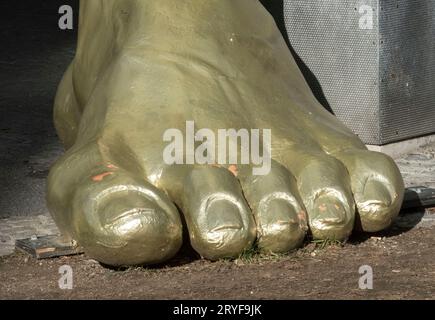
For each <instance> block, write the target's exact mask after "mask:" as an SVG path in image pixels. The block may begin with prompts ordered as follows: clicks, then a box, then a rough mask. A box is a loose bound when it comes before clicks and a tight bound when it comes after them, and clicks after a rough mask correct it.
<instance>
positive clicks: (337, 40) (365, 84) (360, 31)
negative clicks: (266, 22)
mask: <svg viewBox="0 0 435 320" xmlns="http://www.w3.org/2000/svg"><path fill="white" fill-rule="evenodd" d="M369 9H370V10H369ZM434 9H435V1H432V0H424V1H423V0H422V1H411V0H388V1H387V0H284V19H285V25H286V28H287V33H288V38H289V40H290V44H291V47H292V50H293V51H294V54H295V55H296V60H298V63H299V65H300V67H301V69H302V70H303V73H304V75H305V77H306V79H307V81H308V82H309V84H310V86H311V88H312V90H313V92H314V94H315V95H316V97H317V98H318V99H319V101H320V102H321V103H322V104H324V105H325V106H326V107H330V109H332V111H333V112H334V114H335V115H336V116H337V117H338V118H339V119H340V120H341V121H343V122H344V123H345V124H346V125H347V126H348V127H349V128H351V129H352V130H353V131H354V132H355V133H356V134H358V135H359V136H360V138H361V139H362V140H363V141H364V142H365V143H367V144H375V145H382V144H386V143H390V142H394V141H398V140H403V139H407V138H411V137H415V136H420V135H424V134H429V133H433V132H435V95H434V94H433V89H435V42H434V41H433V40H434V39H435V38H434V30H435V24H434V17H435V16H434V14H435V13H434ZM370 22H371V23H370Z"/></svg>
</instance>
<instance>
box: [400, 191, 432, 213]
mask: <svg viewBox="0 0 435 320" xmlns="http://www.w3.org/2000/svg"><path fill="white" fill-rule="evenodd" d="M428 207H435V189H433V188H427V187H411V188H407V189H406V191H405V199H404V201H403V206H402V209H410V208H428Z"/></svg>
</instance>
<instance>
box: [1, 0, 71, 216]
mask: <svg viewBox="0 0 435 320" xmlns="http://www.w3.org/2000/svg"><path fill="white" fill-rule="evenodd" d="M64 4H69V5H72V6H73V7H74V9H75V10H74V14H75V18H76V19H77V15H78V0H77V1H71V0H60V1H59V0H39V1H35V0H33V1H32V0H17V1H13V0H9V1H5V0H3V1H1V2H0V115H1V116H0V218H2V217H8V216H13V215H38V214H43V213H46V212H47V210H46V208H45V201H44V198H45V178H46V176H47V174H48V170H49V167H50V165H51V164H52V162H53V161H54V160H55V159H56V158H57V157H58V156H59V155H60V154H61V153H62V151H63V150H62V147H61V146H60V143H59V142H58V139H57V136H56V132H55V130H54V127H53V121H52V107H53V99H54V95H55V93H56V88H57V85H58V83H59V81H60V79H61V77H62V74H63V72H64V71H65V69H66V67H67V65H68V63H69V62H70V61H71V59H72V57H73V55H74V49H75V41H76V30H77V22H76V23H75V25H74V27H75V29H74V31H62V30H60V29H59V27H58V20H59V17H60V15H59V14H58V10H59V7H60V6H61V5H64Z"/></svg>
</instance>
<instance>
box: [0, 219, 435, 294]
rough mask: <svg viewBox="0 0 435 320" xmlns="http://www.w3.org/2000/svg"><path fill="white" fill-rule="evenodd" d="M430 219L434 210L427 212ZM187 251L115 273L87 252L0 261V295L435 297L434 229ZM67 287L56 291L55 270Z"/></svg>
mask: <svg viewBox="0 0 435 320" xmlns="http://www.w3.org/2000/svg"><path fill="white" fill-rule="evenodd" d="M431 216H432V214H431ZM190 252H191V251H190V250H189V249H187V248H185V249H184V250H183V251H182V252H181V253H180V255H179V256H178V257H176V258H175V259H173V260H172V261H171V262H170V263H169V264H166V265H161V266H156V267H153V268H130V269H119V270H114V269H111V268H107V267H104V266H102V265H100V264H99V263H97V262H96V261H94V260H92V259H89V258H88V257H86V256H85V255H77V256H70V257H61V258H55V259H49V260H40V261H38V260H35V259H33V258H30V257H29V256H28V255H25V254H22V253H15V254H13V255H10V256H6V257H2V258H0V298H1V299H131V298H133V299H137V298H138V299H229V300H232V299H434V298H435V226H431V227H425V228H418V227H416V228H411V229H409V230H406V229H401V228H399V227H395V228H392V229H390V230H389V231H386V232H384V233H381V234H376V235H371V236H370V237H369V236H364V235H360V236H354V237H353V238H351V239H350V240H349V241H348V242H347V243H346V244H337V243H323V244H320V243H314V242H307V244H306V245H305V247H304V248H303V249H301V250H298V251H295V252H292V253H289V254H288V255H283V256H273V257H264V256H260V255H257V254H253V253H246V254H244V255H243V256H242V257H240V258H239V259H237V260H234V261H220V262H209V261H204V260H201V259H199V258H198V257H196V256H195V255H193V254H192V253H190ZM62 265H69V266H71V267H72V270H73V289H72V290H62V289H60V288H59V285H58V281H59V278H60V276H61V275H60V274H59V267H60V266H62ZM362 265H369V266H371V267H372V269H373V289H372V290H361V289H360V288H359V278H360V277H361V274H359V268H360V267H361V266H362Z"/></svg>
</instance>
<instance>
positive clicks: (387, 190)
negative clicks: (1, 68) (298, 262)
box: [47, 0, 404, 265]
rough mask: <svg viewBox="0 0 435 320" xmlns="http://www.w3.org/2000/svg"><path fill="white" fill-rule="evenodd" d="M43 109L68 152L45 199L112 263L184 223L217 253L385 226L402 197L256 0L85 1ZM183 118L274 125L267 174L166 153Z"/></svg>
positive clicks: (72, 234) (388, 171)
mask: <svg viewBox="0 0 435 320" xmlns="http://www.w3.org/2000/svg"><path fill="white" fill-rule="evenodd" d="M54 117H55V125H56V128H57V131H58V134H59V136H60V138H61V140H62V141H63V143H64V144H65V146H66V149H67V152H66V153H65V155H64V156H63V157H61V158H60V159H59V160H58V161H57V162H56V163H55V165H54V166H53V168H52V169H51V172H50V175H49V181H48V193H47V200H48V204H49V208H50V211H51V213H52V215H53V217H54V219H55V221H56V223H57V224H58V226H59V228H60V229H61V231H62V233H63V234H64V235H65V237H68V238H70V239H74V240H76V241H77V242H78V243H79V244H81V245H82V246H83V247H84V249H85V251H86V252H87V254H88V255H90V256H91V257H93V258H94V259H96V260H99V261H101V262H103V263H106V264H109V265H137V264H154V263H159V262H163V261H166V260H168V259H170V258H171V257H172V256H174V255H175V254H176V253H177V251H178V250H179V248H180V246H181V244H182V238H183V237H182V234H183V232H188V233H189V237H190V242H191V244H192V246H193V248H194V249H195V250H196V251H197V252H198V253H199V254H200V255H201V256H202V257H205V258H208V259H213V260H214V259H219V258H224V257H236V256H238V255H239V254H240V253H241V252H242V251H243V250H245V249H248V248H249V247H251V246H252V245H253V244H254V242H255V241H257V245H258V247H259V248H260V250H262V251H264V252H286V251H288V250H291V249H294V248H297V247H299V246H300V245H301V244H302V241H303V239H304V237H305V235H306V233H307V232H310V233H311V234H312V236H313V237H314V238H316V239H338V240H342V239H345V238H347V237H348V236H349V235H350V234H351V233H352V231H353V230H354V229H355V228H357V229H362V230H363V231H366V232H375V231H379V230H382V229H384V228H387V227H388V226H389V225H390V224H391V222H392V220H393V219H394V218H395V217H396V216H397V214H398V212H399V209H400V206H401V203H402V200H403V192H404V187H403V181H402V178H401V175H400V173H399V171H398V169H397V167H396V165H395V164H394V162H393V161H392V160H391V159H390V158H389V157H388V156H385V155H383V154H380V153H375V152H370V151H368V150H366V148H365V146H364V144H363V143H362V142H361V141H360V140H359V139H358V138H357V137H356V136H355V135H354V134H353V133H352V132H351V131H350V130H348V129H347V128H345V127H344V126H343V125H342V124H341V123H340V122H339V121H338V120H337V119H336V118H335V117H334V116H332V115H330V114H329V113H328V112H327V111H325V110H324V109H323V108H322V107H321V106H320V105H319V103H318V102H317V101H316V100H315V98H314V97H313V95H312V93H311V92H310V89H309V87H308V86H307V84H306V82H305V81H304V79H303V76H302V75H301V72H300V71H299V69H298V67H297V66H296V64H295V61H294V60H293V58H292V56H291V54H290V52H289V50H288V48H287V46H286V44H285V41H284V40H283V38H282V35H281V34H280V32H279V30H278V28H277V27H276V25H275V22H274V20H273V18H272V17H271V16H270V15H269V13H268V12H267V11H266V10H265V9H264V8H263V7H262V5H261V4H260V3H259V2H258V1H257V0H208V1H204V0H184V1H179V0H86V1H82V2H81V9H80V25H79V41H78V48H77V53H76V56H75V58H74V61H73V62H72V63H71V65H70V67H69V68H68V70H67V71H66V73H65V75H64V77H63V80H62V82H61V84H60V86H59V89H58V93H57V97H56V101H55V110H54ZM187 120H189V121H190V120H191V121H195V125H196V126H197V127H198V128H210V129H212V130H214V131H216V130H218V129H227V128H235V129H237V130H238V129H241V128H248V129H251V128H259V129H264V128H268V129H271V130H272V159H273V161H272V169H271V171H270V173H269V174H268V175H264V176H259V175H257V176H254V175H252V170H251V169H250V166H249V165H240V166H236V167H234V166H232V167H225V166H217V165H172V166H170V165H166V164H165V163H164V161H163V157H162V154H163V150H164V148H165V146H167V143H166V142H163V138H162V137H163V134H164V132H165V131H166V130H167V129H169V128H177V129H180V130H181V131H182V132H184V130H185V126H186V121H187ZM362 121H363V119H362ZM229 169H231V170H229ZM177 207H178V208H177ZM183 221H185V223H186V226H187V228H186V230H184V231H183Z"/></svg>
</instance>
